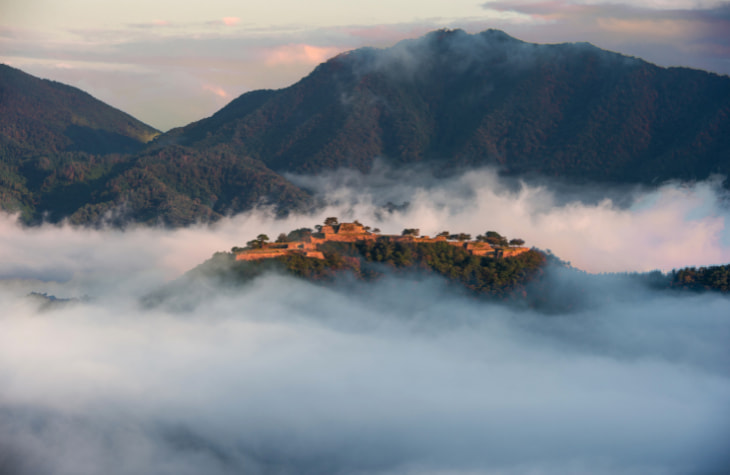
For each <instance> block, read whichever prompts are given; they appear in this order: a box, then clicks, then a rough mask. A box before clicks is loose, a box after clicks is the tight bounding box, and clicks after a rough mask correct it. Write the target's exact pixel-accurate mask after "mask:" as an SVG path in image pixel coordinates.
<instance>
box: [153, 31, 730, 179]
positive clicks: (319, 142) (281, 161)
mask: <svg viewBox="0 0 730 475" xmlns="http://www.w3.org/2000/svg"><path fill="white" fill-rule="evenodd" d="M158 142H159V143H161V144H164V143H179V144H185V145H189V146H192V147H195V148H198V149H206V148H207V147H211V146H214V145H220V144H226V146H228V147H233V148H234V149H235V150H237V151H238V153H242V154H246V155H248V156H251V157H253V158H257V159H260V160H261V161H263V162H264V163H266V164H267V165H268V166H269V167H270V168H272V169H273V170H275V171H277V172H282V171H289V172H304V173H318V172H321V171H324V170H330V169H333V168H338V167H351V168H357V169H360V170H364V171H367V170H369V169H370V167H371V166H372V164H373V160H374V159H375V158H376V157H383V158H385V159H386V160H388V161H389V162H390V163H391V164H393V165H395V166H400V165H408V164H414V163H428V164H431V165H433V166H435V167H436V168H437V169H441V170H445V171H451V170H454V169H457V168H463V167H470V166H479V165H495V166H498V167H499V168H500V169H501V170H502V171H503V172H505V173H510V174H516V175H525V174H540V175H547V176H557V177H563V178H566V179H569V180H571V181H600V182H620V183H627V182H628V183H637V182H641V183H655V182H661V181H665V180H669V179H681V180H695V179H703V178H706V177H707V176H709V175H710V174H713V173H723V174H726V175H727V174H728V173H730V160H728V157H730V78H728V77H726V76H718V75H715V74H711V73H707V72H703V71H698V70H690V69H685V68H661V67H658V66H655V65H653V64H650V63H647V62H645V61H642V60H640V59H636V58H632V57H627V56H623V55H621V54H617V53H612V52H608V51H604V50H601V49H599V48H597V47H595V46H592V45H590V44H586V43H577V44H575V43H574V44H555V45H539V44H531V43H526V42H523V41H520V40H517V39H515V38H512V37H510V36H508V35H507V34H505V33H503V32H501V31H497V30H488V31H484V32H482V33H479V34H475V35H470V34H467V33H465V32H463V31H461V30H453V31H448V30H442V31H436V32H433V33H430V34H428V35H426V36H425V37H423V38H420V39H416V40H407V41H403V42H401V43H398V44H397V45H395V46H394V47H392V48H388V49H383V50H377V49H372V48H364V49H358V50H355V51H351V52H349V53H345V54H341V55H339V56H337V57H335V58H332V59H331V60H329V61H327V62H326V63H324V64H321V65H320V66H318V67H317V68H316V69H315V70H314V71H313V72H312V73H311V74H310V75H309V76H307V77H306V78H304V79H302V80H301V81H299V82H298V83H296V84H295V85H293V86H291V87H288V88H286V89H282V90H277V91H271V90H264V91H254V92H250V93H247V94H244V95H242V96H240V97H239V98H237V99H236V100H234V101H233V102H231V103H230V104H228V105H227V106H226V107H224V108H223V109H222V110H220V111H219V112H218V113H216V114H215V115H213V116H212V117H210V118H207V119H204V120H201V121H198V122H195V123H193V124H190V125H188V126H186V127H183V128H181V129H176V130H173V131H171V132H170V133H169V134H167V135H166V136H163V137H160V139H158Z"/></svg>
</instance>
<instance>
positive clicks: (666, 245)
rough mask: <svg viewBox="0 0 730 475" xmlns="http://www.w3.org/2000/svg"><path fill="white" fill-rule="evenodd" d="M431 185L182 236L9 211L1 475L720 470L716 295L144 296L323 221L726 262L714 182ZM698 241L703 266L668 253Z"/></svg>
mask: <svg viewBox="0 0 730 475" xmlns="http://www.w3.org/2000/svg"><path fill="white" fill-rule="evenodd" d="M426 176H427V175H424V174H421V173H419V172H412V174H411V175H409V176H408V177H404V176H401V175H394V174H393V173H392V172H390V171H388V170H385V169H381V170H379V171H377V170H376V172H375V173H374V174H372V175H370V176H367V177H365V176H362V175H358V174H355V173H341V174H339V175H338V176H337V177H329V178H330V180H327V181H326V182H324V181H322V182H320V181H315V180H313V179H311V178H310V179H306V178H302V177H299V180H300V182H301V183H304V182H307V183H308V184H309V185H310V186H313V187H314V186H316V187H318V189H319V190H320V193H321V196H322V198H323V199H324V200H326V202H327V203H329V205H328V207H327V208H325V209H324V210H323V211H321V212H320V213H318V214H316V215H309V216H290V217H289V218H287V219H286V220H275V219H273V218H272V216H273V213H269V212H267V210H257V211H255V212H252V213H249V214H247V215H241V216H237V217H233V218H230V219H227V220H224V221H222V222H220V223H218V224H216V225H215V226H212V227H202V226H201V227H192V228H188V229H182V230H163V229H151V228H139V229H134V228H130V229H127V230H126V231H119V230H112V229H102V230H87V229H79V228H72V227H70V226H52V225H46V226H41V227H37V228H23V227H21V226H19V225H18V224H17V223H16V220H15V217H14V216H4V217H3V218H2V220H0V277H1V278H2V280H0V301H2V303H3V311H2V312H1V313H0V388H1V389H0V473H9V474H21V475H25V474H41V475H43V474H54V475H55V474H64V475H65V474H74V475H76V474H96V473H108V474H188V473H189V474H198V473H206V474H232V473H252V474H269V473H274V474H290V473H291V474H300V473H312V474H314V473H317V474H319V473H342V474H351V473H355V474H422V473H426V474H445V473H462V474H582V473H598V474H614V473H619V474H675V473H676V474H687V473H691V474H715V473H724V472H725V471H726V470H727V468H728V467H730V459H729V457H728V455H727V453H728V450H727V440H729V439H728V437H729V436H730V422H729V421H730V414H729V412H730V370H729V368H730V347H728V345H727V341H728V339H729V338H730V299H728V298H727V297H725V296H722V295H718V294H694V293H685V292H676V293H668V292H659V291H650V290H647V289H641V288H637V287H636V286H635V285H633V284H632V283H631V282H630V281H627V280H625V278H624V277H621V276H615V277H611V278H603V279H602V280H600V281H597V282H598V283H597V284H596V285H595V286H587V287H586V289H587V290H586V292H587V293H588V294H590V295H587V296H584V297H586V298H588V299H591V297H594V298H592V299H591V302H592V304H591V305H589V306H586V307H584V308H579V309H577V310H575V311H573V312H571V313H569V314H559V315H556V314H550V315H547V314H541V313H540V312H537V311H533V310H529V309H524V308H519V307H514V306H508V305H505V304H501V303H498V302H490V301H485V300H480V299H475V298H470V297H465V296H463V295H461V294H458V293H457V292H454V290H453V289H452V288H450V287H449V286H447V285H446V284H445V283H444V282H443V281H441V280H440V279H437V278H416V277H414V276H403V275H392V276H386V277H385V278H383V279H381V280H379V281H378V282H375V283H370V284H364V283H358V282H355V281H351V280H349V279H346V278H343V279H342V280H341V281H340V282H338V283H337V284H336V285H330V286H325V285H320V284H315V283H310V282H306V281H302V280H297V279H294V278H291V277H287V276H283V275H277V274H268V275H265V276H263V277H260V278H258V279H256V280H255V281H253V282H251V283H249V284H248V285H245V286H242V287H216V286H217V285H218V284H216V283H212V282H211V283H209V284H208V289H213V290H212V291H211V292H208V293H205V294H201V295H200V296H199V295H196V294H191V293H185V294H182V295H179V296H174V298H179V299H184V300H186V301H188V302H189V303H190V305H187V306H185V310H184V311H181V310H180V307H179V306H178V305H175V304H174V302H163V303H162V304H161V305H157V306H148V305H143V304H142V303H141V300H140V299H142V298H143V297H144V296H145V295H147V294H148V293H149V292H151V291H153V290H155V289H157V288H159V286H161V285H164V284H165V283H166V282H169V281H170V280H172V279H175V278H177V277H179V276H180V275H181V274H182V273H183V272H184V271H186V270H188V269H190V268H192V267H193V266H195V265H197V264H199V263H200V262H202V261H203V260H205V259H206V258H208V257H210V255H211V254H212V253H213V252H215V251H220V250H227V249H229V248H230V247H231V246H233V245H242V244H244V243H245V242H246V241H247V240H249V239H251V238H253V237H255V236H256V235H257V234H259V233H261V232H265V233H267V234H268V235H269V236H271V237H275V236H276V235H277V234H278V233H279V232H283V231H287V230H290V229H293V228H297V227H302V226H309V227H311V226H312V225H314V224H316V223H318V222H321V221H322V220H323V218H324V217H326V216H333V215H334V216H340V217H341V218H343V219H346V218H351V217H356V218H359V219H360V220H361V221H363V222H366V223H369V224H372V225H375V226H378V227H380V228H381V229H382V230H383V231H384V232H399V231H400V230H402V229H403V228H405V227H414V226H418V227H420V228H421V231H422V232H424V233H433V232H436V231H440V230H441V229H442V228H447V229H450V230H451V231H465V232H471V233H482V232H484V231H486V230H488V229H494V230H497V231H499V232H502V233H503V234H506V235H508V236H510V237H522V238H524V239H525V240H527V242H528V245H535V246H538V247H540V248H543V249H546V248H550V249H552V250H553V252H555V253H556V254H557V255H558V256H559V257H562V258H564V259H566V260H570V261H572V262H573V264H574V265H576V266H578V267H581V268H584V269H588V270H592V271H599V272H600V271H609V270H636V269H650V268H656V267H661V268H666V267H667V266H670V267H671V266H675V265H685V264H683V263H685V262H686V264H690V263H691V264H698V263H701V262H698V261H699V260H700V259H707V260H713V262H712V263H723V262H727V261H728V260H729V259H727V258H726V256H727V253H728V248H729V247H730V246H728V243H727V235H726V233H727V231H726V229H725V216H726V213H725V211H724V208H723V206H722V199H723V198H722V195H721V193H720V191H719V189H718V187H717V186H716V184H714V183H703V184H698V185H696V186H693V187H677V186H666V187H663V188H660V189H658V190H655V191H650V192H647V191H642V190H628V191H627V190H622V191H620V192H612V193H610V194H606V193H603V194H600V193H597V190H593V191H594V192H596V193H593V194H588V193H585V191H586V190H581V189H575V188H574V189H568V190H566V189H562V190H561V191H559V192H558V191H555V188H554V187H553V188H550V187H540V186H535V185H525V184H520V183H512V184H509V185H507V184H505V183H504V182H503V181H501V180H499V179H498V178H497V177H496V176H495V175H494V174H493V173H491V172H489V171H481V172H473V173H469V174H465V175H459V176H454V177H452V178H450V179H448V180H447V181H446V182H441V183H438V182H436V181H429V180H428V179H427V178H426ZM307 180H308V181H307ZM393 180H396V181H397V182H399V183H400V186H399V187H398V188H397V190H396V191H394V189H393V188H392V187H391V186H390V185H391V184H392V181H393ZM325 183H328V184H329V185H325ZM406 183H410V185H406ZM414 183H415V185H414ZM354 189H356V190H358V191H357V192H354V191H352V190H354ZM454 190H456V191H454ZM605 196H610V197H611V199H610V200H608V199H605V198H604V197H605ZM577 198H580V199H577ZM388 201H391V202H392V204H394V205H402V204H403V203H404V202H406V201H407V202H409V203H410V204H408V205H406V206H395V207H394V206H389V207H383V206H382V205H384V204H385V203H387V202H388ZM612 233H616V234H617V236H613V237H612V236H610V234H612ZM624 240H628V241H630V242H628V243H624V242H623V241H624ZM687 246H690V247H692V246H694V247H692V249H693V251H692V253H693V256H689V257H688V256H686V255H685V256H680V253H679V252H677V253H676V255H675V253H674V252H673V249H685V248H686V247H687ZM563 251H565V252H563ZM626 253H629V256H626V255H625V254H626ZM685 254H686V252H685ZM662 257H663V258H664V259H665V260H664V261H663V260H662ZM682 259H687V260H686V261H684V260H682ZM723 259H724V261H723ZM622 266H623V267H622ZM551 275H552V278H553V279H556V280H558V281H560V279H568V277H566V276H565V275H563V274H562V273H561V272H553V273H551ZM596 279H598V278H596ZM566 282H567V280H566ZM558 284H560V282H558ZM199 285H205V283H200V284H199ZM629 289H630V291H629ZM30 292H43V293H48V294H49V295H54V296H56V297H58V298H59V299H65V298H70V299H72V300H69V301H65V300H56V301H52V302H49V301H47V300H46V299H42V298H37V297H35V298H33V297H29V296H28V294H29V293H30ZM609 294H610V295H618V296H623V297H622V298H606V297H605V296H606V295H609ZM203 295H204V296H203Z"/></svg>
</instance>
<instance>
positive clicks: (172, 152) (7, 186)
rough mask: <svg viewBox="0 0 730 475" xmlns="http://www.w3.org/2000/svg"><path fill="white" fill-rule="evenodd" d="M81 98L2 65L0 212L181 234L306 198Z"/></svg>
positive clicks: (264, 173)
mask: <svg viewBox="0 0 730 475" xmlns="http://www.w3.org/2000/svg"><path fill="white" fill-rule="evenodd" d="M157 135H159V131H157V130H155V129H153V128H152V127H149V126H147V125H145V124H143V123H142V122H140V121H138V120H136V119H134V118H133V117H131V116H130V115H128V114H126V113H124V112H121V111H119V110H117V109H114V108H113V107H111V106H109V105H107V104H105V103H103V102H101V101H99V100H97V99H94V98H93V97H92V96H90V95H88V94H87V93H85V92H83V91H80V90H78V89H76V88H73V87H70V86H67V85H64V84H60V83H57V82H53V81H48V80H43V79H39V78H36V77H33V76H31V75H29V74H26V73H24V72H22V71H19V70H17V69H14V68H11V67H9V66H5V65H0V206H2V208H4V209H6V210H9V211H20V212H21V213H22V217H23V219H24V220H25V221H26V222H28V223H37V222H41V221H51V222H56V221H60V220H62V219H68V220H70V222H72V223H75V224H99V223H111V224H118V225H122V224H124V223H127V222H129V221H133V222H142V223H147V224H165V225H169V226H181V225H187V224H191V223H194V222H197V221H211V220H216V219H218V218H220V217H222V216H224V215H226V214H233V213H237V212H240V211H244V210H247V209H250V208H251V207H252V206H256V205H274V206H275V207H277V208H278V209H281V210H285V209H286V210H292V209H299V208H301V207H303V206H306V205H307V204H308V203H309V195H308V194H307V193H305V192H304V191H302V190H300V189H298V188H297V187H295V186H294V185H292V184H290V183H289V182H287V181H286V180H285V179H284V178H282V177H281V176H279V175H278V174H276V173H274V172H273V171H271V170H269V169H268V168H267V167H266V165H264V164H263V163H262V162H260V161H258V160H254V159H251V158H248V157H246V156H241V155H235V154H231V153H226V152H225V151H224V150H219V149H221V148H222V147H217V148H216V147H213V148H208V149H206V150H204V151H201V150H194V149H189V148H185V147H179V146H173V147H165V148H164V149H159V148H157V149H149V150H148V149H146V143H147V142H149V141H150V140H152V139H153V138H154V137H156V136H157Z"/></svg>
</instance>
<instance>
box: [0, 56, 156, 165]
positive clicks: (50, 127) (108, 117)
mask: <svg viewBox="0 0 730 475" xmlns="http://www.w3.org/2000/svg"><path fill="white" fill-rule="evenodd" d="M158 134H159V131H157V130H155V129H154V128H152V127H150V126H148V125H146V124H143V123H142V122H140V121H138V120H137V119H135V118H134V117H132V116H130V115H128V114H125V113H124V112H122V111H120V110H117V109H115V108H113V107H111V106H109V105H107V104H105V103H103V102H101V101H99V100H97V99H94V98H93V97H91V96H90V95H89V94H87V93H85V92H83V91H81V90H79V89H76V88H74V87H71V86H67V85H65V84H61V83H58V82H54V81H48V80H44V79H39V78H36V77H34V76H31V75H29V74H26V73H24V72H22V71H20V70H18V69H14V68H11V67H10V66H6V65H4V64H0V140H2V146H3V148H5V147H12V148H14V149H15V150H18V151H28V152H42V153H55V152H64V151H82V152H88V153H112V152H133V151H137V150H140V149H141V148H142V147H143V145H144V144H145V143H146V142H149V141H150V140H152V139H153V138H154V137H155V136H157V135H158Z"/></svg>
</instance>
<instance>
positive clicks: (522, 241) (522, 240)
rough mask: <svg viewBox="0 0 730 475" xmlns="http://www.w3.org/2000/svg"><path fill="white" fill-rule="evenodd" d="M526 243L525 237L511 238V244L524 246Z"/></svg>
mask: <svg viewBox="0 0 730 475" xmlns="http://www.w3.org/2000/svg"><path fill="white" fill-rule="evenodd" d="M524 244H525V241H524V239H511V240H510V242H509V245H510V246H517V247H520V246H524Z"/></svg>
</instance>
